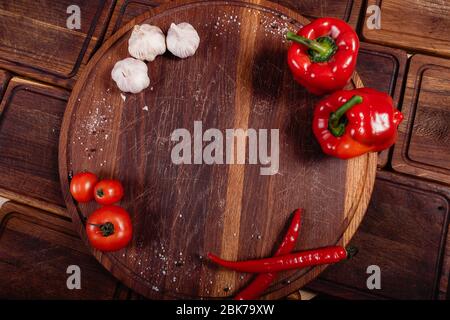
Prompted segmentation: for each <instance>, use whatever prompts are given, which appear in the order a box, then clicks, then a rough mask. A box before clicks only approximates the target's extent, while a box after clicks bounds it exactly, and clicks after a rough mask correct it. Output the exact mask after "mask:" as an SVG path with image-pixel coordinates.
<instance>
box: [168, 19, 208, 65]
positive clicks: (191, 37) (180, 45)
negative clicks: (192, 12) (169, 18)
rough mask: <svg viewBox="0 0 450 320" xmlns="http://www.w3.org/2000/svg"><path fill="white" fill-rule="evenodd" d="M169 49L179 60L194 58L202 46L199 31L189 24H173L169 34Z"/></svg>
mask: <svg viewBox="0 0 450 320" xmlns="http://www.w3.org/2000/svg"><path fill="white" fill-rule="evenodd" d="M166 42H167V49H168V50H169V51H170V52H172V53H173V54H174V55H175V56H177V57H179V58H187V57H190V56H193V55H194V54H195V51H197V48H198V46H199V44H200V37H199V35H198V33H197V31H196V30H195V29H194V27H193V26H191V25H190V24H189V23H186V22H183V23H180V24H178V25H176V24H175V23H172V24H171V25H170V29H169V31H168V32H167V38H166Z"/></svg>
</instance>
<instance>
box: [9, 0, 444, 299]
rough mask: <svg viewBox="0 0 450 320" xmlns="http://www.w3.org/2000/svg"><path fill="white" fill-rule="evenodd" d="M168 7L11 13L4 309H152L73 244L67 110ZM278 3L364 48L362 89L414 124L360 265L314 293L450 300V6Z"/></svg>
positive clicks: (363, 232)
mask: <svg viewBox="0 0 450 320" xmlns="http://www.w3.org/2000/svg"><path fill="white" fill-rule="evenodd" d="M164 2H167V0H133V1H127V0H117V1H113V0H95V1H94V0H93V1H82V0H70V1H69V0H57V1H52V2H49V1H44V0H38V1H29V0H15V1H0V28H1V29H2V30H3V31H2V35H1V37H0V99H1V101H0V197H1V198H0V223H1V228H0V298H56V297H58V298H67V299H80V298H81V299H134V298H139V296H138V295H136V294H135V293H134V292H132V291H131V290H129V289H127V288H126V287H125V286H123V285H122V284H120V283H118V281H117V280H115V279H114V278H113V277H112V276H110V275H109V274H108V273H107V272H106V271H105V270H104V269H103V267H101V266H100V265H99V264H98V263H97V262H96V261H95V259H94V258H93V257H92V256H90V255H89V253H88V250H87V248H85V247H84V246H83V244H82V242H81V240H80V239H79V238H78V236H77V234H76V233H75V232H74V231H73V230H72V225H71V222H70V218H69V217H68V216H67V214H66V210H65V205H64V201H63V199H62V196H61V189H60V185H59V177H58V161H57V158H58V138H59V131H60V126H61V121H62V116H63V113H64V111H65V107H66V104H67V99H68V96H69V95H70V92H71V89H72V88H73V85H74V83H75V81H76V79H77V78H78V76H79V74H80V72H81V71H82V70H83V69H84V67H85V65H86V63H87V62H88V61H89V59H90V58H91V57H92V54H93V53H94V52H95V51H96V50H97V49H98V47H99V46H100V45H101V43H103V42H104V41H105V39H107V38H108V37H110V36H111V35H112V34H113V33H114V31H116V30H117V29H118V28H119V27H120V26H122V25H123V24H124V23H126V22H127V21H129V20H130V19H131V18H133V17H135V16H137V15H139V14H141V13H142V12H144V11H146V10H147V9H148V8H150V7H155V6H158V5H160V4H162V3H164ZM274 2H277V3H279V4H283V5H285V6H287V7H289V8H291V9H294V10H297V11H298V12H300V13H301V14H304V15H305V16H306V17H308V18H311V19H313V18H315V17H319V16H329V15H331V16H336V17H339V18H341V19H344V20H346V21H347V22H348V23H350V24H351V25H352V26H353V27H355V28H356V30H357V32H358V34H359V35H360V38H361V39H362V40H363V43H362V45H361V50H360V55H359V62H358V72H359V74H360V76H361V78H362V80H363V82H364V83H365V85H366V86H372V87H374V88H376V89H379V90H383V91H386V92H388V93H390V94H391V95H392V96H393V98H394V101H395V102H396V104H397V105H398V107H399V108H400V109H401V110H402V111H403V112H404V114H405V121H404V122H403V124H402V125H401V127H400V138H399V141H398V143H397V145H396V146H395V147H394V148H392V150H390V151H387V152H383V153H382V154H381V155H380V157H379V163H378V164H379V170H378V174H377V181H376V184H375V190H374V194H373V197H372V200H371V204H370V208H369V210H368V212H367V215H366V218H365V219H364V220H363V222H362V224H361V227H360V229H359V230H358V231H357V233H356V235H355V237H354V238H353V240H352V243H353V244H355V245H357V246H358V247H359V248H360V254H359V255H358V256H357V257H355V259H353V260H351V261H348V262H344V263H341V264H339V265H336V266H332V267H330V268H329V269H328V270H327V271H326V272H325V273H323V274H322V275H321V276H320V278H319V279H316V280H315V281H313V282H312V283H310V284H309V285H308V286H307V288H308V289H310V290H313V291H315V292H318V293H319V294H323V295H324V296H327V297H329V296H331V297H336V298H344V299H366V298H367V299H446V298H448V297H449V290H448V286H449V271H450V237H448V229H449V225H448V215H449V210H450V204H449V201H450V165H449V163H450V125H449V123H450V71H449V70H450V60H449V57H450V53H449V51H448V47H449V45H450V38H449V35H448V30H450V16H449V12H450V3H449V2H448V1H438V0H413V1H408V5H406V6H405V5H404V3H405V1H399V0H389V1H387V0H385V1H378V0H368V1H362V0H353V1H352V0H322V1H316V0H276V1H274ZM73 4H74V5H78V6H79V7H80V9H81V14H82V23H81V29H80V30H69V29H68V28H67V27H66V19H67V18H68V17H69V14H68V13H67V12H66V10H67V7H68V6H70V5H73ZM374 5H378V6H380V7H381V29H372V27H369V24H368V23H367V21H366V19H367V18H369V19H370V17H371V15H372V14H373V11H372V10H373V8H374V7H373V6H374ZM36 6H40V10H34V9H33V8H35V7H36ZM368 7H369V9H370V10H367V9H368ZM399 12H403V13H402V14H401V15H399V14H398V13H399ZM21 30H27V32H23V31H21ZM425 43H427V44H429V45H424V44H425ZM36 52H38V53H36ZM36 261H38V262H39V263H38V266H39V273H40V274H41V275H40V276H39V277H37V276H36V273H35V272H33V270H34V268H35V266H36ZM74 261H75V262H76V264H78V265H79V266H80V267H81V268H82V270H83V276H82V279H83V280H82V281H83V289H84V290H80V291H77V290H68V289H66V286H65V279H66V278H67V274H66V268H67V266H68V265H70V264H73V263H74ZM370 265H377V266H379V267H380V269H381V277H382V278H381V279H382V281H381V289H379V290H377V289H375V290H369V289H368V288H367V286H366V280H367V277H368V276H369V275H368V274H367V272H366V271H367V268H368V267H369V266H370ZM42 274H45V277H43V276H42ZM94 279H97V280H96V281H94ZM99 279H100V280H99Z"/></svg>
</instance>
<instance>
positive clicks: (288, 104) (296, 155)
mask: <svg viewBox="0 0 450 320" xmlns="http://www.w3.org/2000/svg"><path fill="white" fill-rule="evenodd" d="M184 21H186V22H189V23H191V24H192V25H193V26H194V27H195V28H196V29H197V31H198V33H199V35H200V38H201V43H200V47H199V49H198V51H197V53H196V54H195V56H193V57H191V58H188V59H184V60H183V59H178V58H176V57H174V56H172V55H171V54H170V53H169V52H167V53H166V54H165V55H164V56H160V57H158V58H157V59H156V60H155V61H154V62H151V63H148V67H149V76H150V79H151V84H150V87H149V88H148V89H146V90H145V91H143V92H142V93H140V94H135V95H132V94H121V93H120V91H119V90H118V88H117V87H116V85H115V83H114V82H113V81H112V80H111V76H110V74H111V70H112V68H113V66H114V64H115V62H117V61H118V60H121V59H124V58H126V57H128V51H127V47H128V38H129V36H130V33H131V29H132V27H133V26H134V25H135V24H142V23H149V24H152V25H157V26H159V27H161V28H162V29H163V31H165V32H166V31H167V30H168V28H169V26H170V24H171V23H172V22H176V23H180V22H184ZM306 23H308V21H307V20H306V19H305V18H303V17H302V16H301V15H300V14H298V13H295V12H293V11H290V10H288V9H286V8H284V7H281V6H278V5H275V4H272V3H269V2H266V1H206V2H201V1H188V2H172V3H171V4H169V5H167V6H162V7H159V8H157V9H154V10H151V11H148V12H147V13H145V14H144V15H142V16H139V17H138V18H135V19H134V20H133V21H131V22H130V23H129V24H127V25H126V26H125V27H123V28H122V29H120V31H118V32H117V33H116V34H115V35H113V36H112V37H111V38H110V39H109V40H108V41H107V42H106V43H105V44H104V45H103V46H102V47H101V48H100V50H99V51H98V53H97V54H96V55H95V56H94V57H93V58H92V60H91V62H90V63H89V65H88V66H87V68H86V69H85V71H84V73H83V74H82V76H81V77H80V79H79V81H78V82H77V84H76V86H75V88H74V90H73V93H72V96H71V98H70V101H69V104H68V107H67V111H66V114H65V117H64V122H63V126H62V130H61V139H60V149H59V152H60V153H59V165H60V176H61V182H62V188H63V193H64V196H65V200H66V202H67V207H68V212H69V213H70V215H71V217H72V219H73V222H74V225H75V226H76V228H77V229H78V230H79V232H80V235H81V237H82V238H83V239H84V241H85V242H86V243H87V244H88V241H87V238H86V234H85V231H84V224H83V217H87V216H89V214H90V213H91V212H92V211H94V210H95V209H96V208H98V205H97V204H95V203H89V204H76V203H75V202H74V201H73V200H72V198H71V196H70V193H69V191H68V185H69V181H68V174H69V172H70V171H73V172H75V173H76V172H80V171H83V170H89V171H92V172H95V173H96V174H98V175H99V176H100V177H102V178H107V177H113V178H116V179H119V180H121V181H122V182H123V184H124V187H125V191H126V195H125V197H124V199H123V200H122V202H121V203H120V205H121V206H122V207H124V208H125V209H126V210H127V211H129V212H130V215H131V217H132V220H133V226H134V236H133V240H132V243H131V245H130V246H129V247H128V248H126V249H124V250H121V251H119V252H115V253H108V254H102V253H101V252H98V251H95V250H93V254H94V255H95V256H96V257H97V259H98V260H99V261H100V262H101V263H102V264H103V266H105V268H106V269H108V270H109V271H110V272H112V274H113V275H115V276H116V277H117V278H118V279H120V280H121V281H123V282H124V283H125V284H126V285H127V286H129V287H130V288H132V289H134V290H136V291H137V292H138V293H140V294H142V295H144V296H146V297H149V298H199V297H205V298H213V297H222V298H223V297H230V296H232V295H233V294H235V293H236V292H237V291H238V290H239V289H241V288H243V287H244V286H245V285H246V284H247V283H248V282H249V281H250V280H251V279H252V277H253V276H252V275H250V274H240V273H235V272H230V271H226V270H223V269H221V268H218V267H216V266H214V265H212V264H210V263H209V262H208V261H206V259H205V258H204V257H205V254H206V253H207V252H213V253H216V254H218V255H219V256H221V257H223V258H226V259H231V260H243V259H249V258H258V257H266V256H270V255H271V254H272V253H273V252H274V248H275V247H276V246H277V245H278V244H279V242H280V240H281V238H282V236H283V233H284V231H285V230H286V227H287V225H288V224H289V218H290V216H291V213H292V212H293V211H294V210H295V209H296V208H304V209H305V214H304V219H303V224H302V229H301V235H300V238H299V241H298V245H297V249H310V248H318V247H323V246H328V245H335V244H343V245H346V244H347V243H348V242H349V240H350V238H351V237H352V236H353V234H354V232H355V231H356V229H357V227H358V225H359V223H360V222H361V219H362V217H363V215H364V213H365V211H366V208H367V205H368V202H369V198H370V194H371V191H372V187H373V184H374V180H375V171H376V158H377V156H376V154H371V155H365V156H362V157H359V158H357V159H353V160H350V161H342V160H338V159H334V158H331V157H328V156H325V155H324V154H323V153H322V152H321V150H320V147H319V145H318V143H317V142H316V141H315V139H314V137H313V134H312V130H311V120H312V113H313V107H314V103H315V102H317V101H318V99H319V98H318V97H314V96H312V95H310V94H309V93H308V92H306V91H305V90H304V89H303V88H301V87H300V86H299V85H298V84H297V83H296V82H295V81H294V80H293V79H292V76H291V74H290V72H289V70H288V67H287V64H286V58H285V57H286V50H287V48H288V46H289V43H287V42H286V41H285V40H284V34H285V33H286V31H287V30H297V29H298V28H300V27H301V26H302V25H304V24H306ZM361 85H362V84H361V83H360V81H359V78H358V76H357V75H356V74H355V76H354V78H353V83H352V84H351V85H350V87H351V86H361ZM195 121H201V125H202V132H205V131H206V130H208V129H212V128H215V129H218V130H219V131H220V132H221V133H222V134H223V135H224V136H225V134H226V129H254V130H255V132H257V133H259V134H260V133H261V132H263V131H260V130H261V129H267V130H268V141H269V142H270V143H269V146H268V152H269V154H270V152H271V143H272V142H271V132H274V131H271V130H272V129H273V130H275V129H278V130H279V131H278V132H279V168H278V170H276V168H275V169H274V170H273V171H272V173H274V174H273V175H262V174H261V168H264V167H268V166H269V165H267V164H261V161H260V160H261V159H260V158H258V159H257V160H258V161H257V163H256V164H248V162H249V161H248V157H247V159H246V160H247V161H246V163H247V164H214V165H209V164H205V163H200V164H179V165H177V164H174V163H173V161H172V158H171V153H172V150H173V148H174V146H175V145H177V143H178V142H177V141H172V139H171V136H172V133H173V132H174V130H176V129H182V128H184V129H186V130H187V131H188V132H189V133H190V134H191V135H192V144H194V140H195V139H196V138H195V137H194V122H195ZM258 137H259V140H260V141H264V140H261V136H260V135H259V136H258ZM200 139H201V135H200ZM273 139H274V140H272V141H273V142H274V143H275V142H276V138H273ZM223 140H224V141H223V148H224V150H225V148H226V146H225V143H226V139H225V138H224V139H223ZM207 145H208V143H207V142H203V147H205V146H207ZM193 149H194V147H193V146H192V148H191V150H192V157H191V159H192V161H193V162H194V159H193V158H194V150H193ZM258 150H259V151H261V148H259V149H258ZM200 154H201V152H200ZM275 158H276V156H275V154H274V156H273V159H272V164H274V161H275V160H274V159H275ZM197 162H202V159H201V156H200V158H197ZM322 270H323V267H317V268H308V269H304V270H297V271H292V272H285V273H282V274H280V276H279V279H278V280H277V282H276V283H274V284H273V286H271V287H270V289H269V290H268V292H267V293H266V294H265V298H278V297H282V296H284V295H287V294H288V293H290V292H292V291H294V290H296V289H298V288H300V287H301V286H303V285H304V284H305V283H306V282H308V281H310V280H311V279H313V278H314V277H315V276H317V275H318V274H319V273H320V272H321V271H322Z"/></svg>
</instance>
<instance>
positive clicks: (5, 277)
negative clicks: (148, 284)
mask: <svg viewBox="0 0 450 320" xmlns="http://www.w3.org/2000/svg"><path fill="white" fill-rule="evenodd" d="M0 224H1V226H2V228H1V229H0V298H1V299H128V298H129V297H130V290H129V289H127V288H126V287H124V286H123V285H121V284H120V283H118V281H117V280H116V279H114V278H113V277H112V276H111V275H110V274H109V273H108V272H107V271H106V270H105V269H104V268H103V267H102V266H101V265H100V264H99V263H98V262H97V261H96V260H95V258H94V257H93V256H92V255H91V254H90V253H89V251H88V250H87V248H86V247H85V246H84V244H83V242H82V241H81V240H80V239H79V237H78V236H77V234H76V233H74V231H73V230H72V224H71V222H70V221H69V220H68V219H64V218H61V217H59V216H55V215H53V214H51V213H47V212H45V211H41V210H38V209H34V208H31V207H27V206H25V205H20V204H17V203H13V202H7V203H6V204H4V205H3V206H2V208H1V209H0ZM69 265H77V266H79V267H80V269H81V290H69V289H68V288H67V286H66V281H67V277H68V276H69V275H68V274H67V273H66V271H67V267H68V266H69Z"/></svg>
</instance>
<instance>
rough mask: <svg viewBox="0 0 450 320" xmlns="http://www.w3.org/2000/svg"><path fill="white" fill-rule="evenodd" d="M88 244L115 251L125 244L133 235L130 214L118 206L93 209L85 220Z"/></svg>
mask: <svg viewBox="0 0 450 320" xmlns="http://www.w3.org/2000/svg"><path fill="white" fill-rule="evenodd" d="M86 233H87V236H88V239H89V242H90V244H91V245H92V246H93V247H94V248H96V249H98V250H100V251H116V250H120V249H122V248H124V247H126V246H127V244H128V243H129V242H130V240H131V238H132V235H133V226H132V224H131V219H130V215H129V214H128V212H126V211H125V210H124V209H123V208H121V207H119V206H106V207H102V208H100V209H98V210H96V211H94V212H93V213H92V214H91V215H90V216H89V218H88V219H87V222H86Z"/></svg>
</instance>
